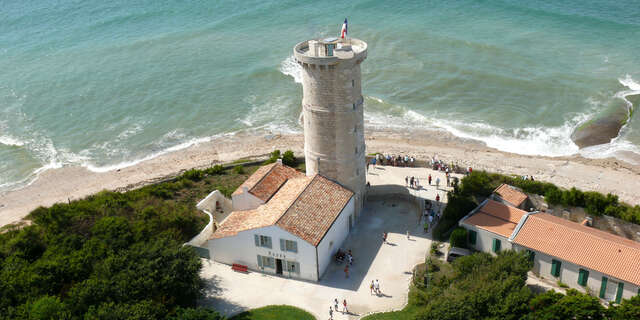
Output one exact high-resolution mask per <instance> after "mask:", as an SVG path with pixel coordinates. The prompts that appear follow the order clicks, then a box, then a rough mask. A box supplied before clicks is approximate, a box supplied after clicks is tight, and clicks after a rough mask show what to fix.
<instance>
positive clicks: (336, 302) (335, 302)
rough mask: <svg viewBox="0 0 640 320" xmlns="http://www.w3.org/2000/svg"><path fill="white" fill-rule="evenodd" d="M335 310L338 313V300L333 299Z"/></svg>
mask: <svg viewBox="0 0 640 320" xmlns="http://www.w3.org/2000/svg"><path fill="white" fill-rule="evenodd" d="M333 303H334V309H335V310H336V312H338V298H335V299H333Z"/></svg>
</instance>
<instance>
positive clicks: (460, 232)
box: [449, 227, 467, 248]
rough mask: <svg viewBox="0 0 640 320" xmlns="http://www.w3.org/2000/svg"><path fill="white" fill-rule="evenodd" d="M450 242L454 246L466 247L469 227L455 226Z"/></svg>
mask: <svg viewBox="0 0 640 320" xmlns="http://www.w3.org/2000/svg"><path fill="white" fill-rule="evenodd" d="M449 243H450V244H451V246H452V247H459V248H466V247H467V229H465V228H459V227H458V228H455V230H453V232H451V236H450V237H449Z"/></svg>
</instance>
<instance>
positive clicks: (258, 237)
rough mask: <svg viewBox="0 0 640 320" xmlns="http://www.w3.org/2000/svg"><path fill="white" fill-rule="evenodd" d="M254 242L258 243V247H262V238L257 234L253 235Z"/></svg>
mask: <svg viewBox="0 0 640 320" xmlns="http://www.w3.org/2000/svg"><path fill="white" fill-rule="evenodd" d="M253 240H255V242H256V247H259V246H260V236H258V235H257V234H254V235H253Z"/></svg>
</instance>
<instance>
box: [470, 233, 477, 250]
mask: <svg viewBox="0 0 640 320" xmlns="http://www.w3.org/2000/svg"><path fill="white" fill-rule="evenodd" d="M477 236H478V233H477V232H475V231H474V230H469V244H472V245H474V246H475V245H476V237H477Z"/></svg>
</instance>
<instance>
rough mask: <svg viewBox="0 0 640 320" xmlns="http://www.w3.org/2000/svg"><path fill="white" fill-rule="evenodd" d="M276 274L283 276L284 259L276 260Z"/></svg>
mask: <svg viewBox="0 0 640 320" xmlns="http://www.w3.org/2000/svg"><path fill="white" fill-rule="evenodd" d="M276 274H282V259H276Z"/></svg>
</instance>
